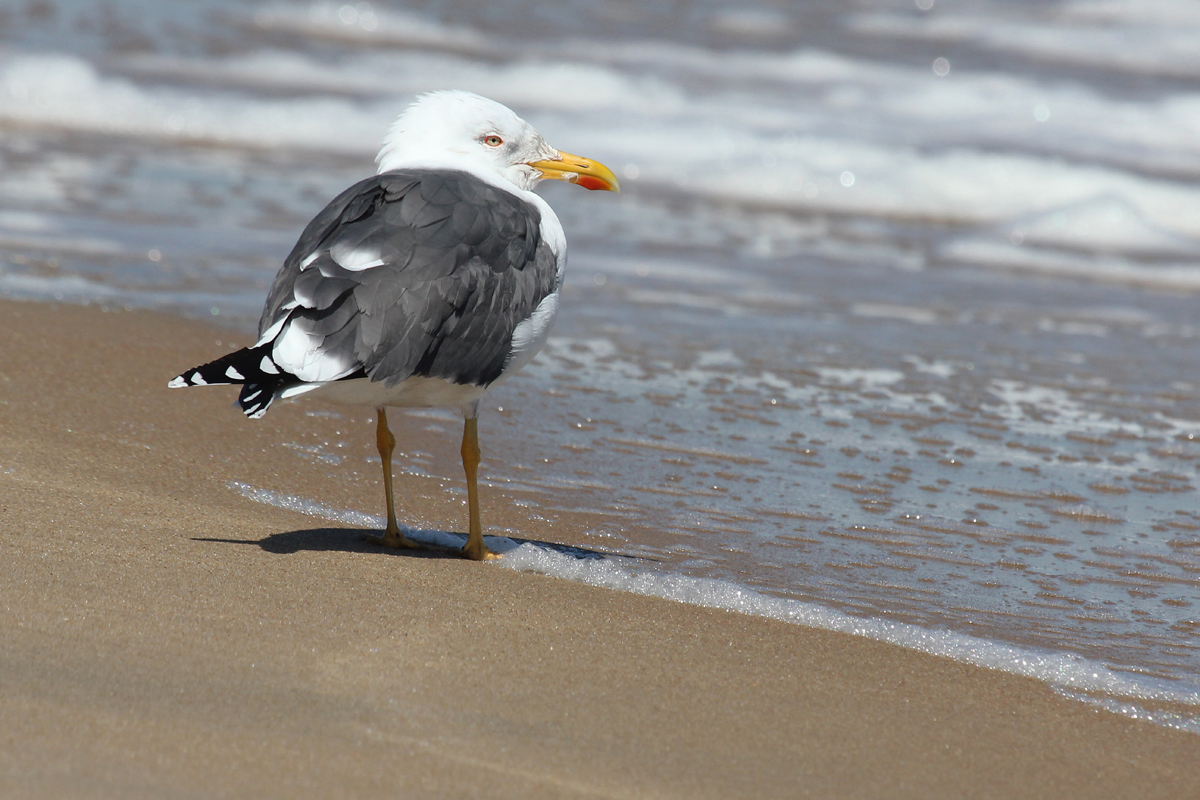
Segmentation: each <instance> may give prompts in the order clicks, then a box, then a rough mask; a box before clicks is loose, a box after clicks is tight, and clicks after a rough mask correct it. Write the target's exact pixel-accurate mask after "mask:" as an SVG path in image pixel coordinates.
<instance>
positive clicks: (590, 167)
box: [529, 153, 621, 192]
mask: <svg viewBox="0 0 1200 800" xmlns="http://www.w3.org/2000/svg"><path fill="white" fill-rule="evenodd" d="M558 156H559V157H558V159H557V160H551V161H531V162H529V166H531V167H533V168H534V169H536V170H537V171H538V172H541V173H542V177H544V178H549V179H550V180H552V181H566V182H567V183H574V184H577V185H579V186H582V187H583V188H585V189H601V190H603V191H606V192H619V191H621V185H620V184H619V183H617V176H616V175H613V172H612V170H611V169H609V168H608V167H606V166H604V165H603V164H601V163H600V162H599V161H593V160H592V159H590V158H584V157H583V156H573V155H571V154H570V153H559V154H558Z"/></svg>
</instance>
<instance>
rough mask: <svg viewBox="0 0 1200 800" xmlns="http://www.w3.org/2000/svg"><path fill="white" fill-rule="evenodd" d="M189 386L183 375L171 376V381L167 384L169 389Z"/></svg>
mask: <svg viewBox="0 0 1200 800" xmlns="http://www.w3.org/2000/svg"><path fill="white" fill-rule="evenodd" d="M187 386H188V382H187V381H185V380H184V379H183V376H182V375H177V376H176V377H174V378H171V382H170V383H168V384H167V388H168V389H185V388H187Z"/></svg>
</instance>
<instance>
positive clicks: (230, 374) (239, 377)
mask: <svg viewBox="0 0 1200 800" xmlns="http://www.w3.org/2000/svg"><path fill="white" fill-rule="evenodd" d="M225 377H227V378H233V379H234V380H235V381H244V380H246V376H245V375H243V374H242V373H240V372H238V371H237V369H236V368H235V367H228V368H227V369H226V370H225Z"/></svg>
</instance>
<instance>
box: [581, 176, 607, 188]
mask: <svg viewBox="0 0 1200 800" xmlns="http://www.w3.org/2000/svg"><path fill="white" fill-rule="evenodd" d="M575 183H576V185H578V186H582V187H583V188H585V189H591V190H592V191H595V190H597V189H607V188H608V184H607V183H605V182H604V181H602V180H600V179H599V178H593V177H592V176H591V175H580V176H579V180H577V181H575Z"/></svg>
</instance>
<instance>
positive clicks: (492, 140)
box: [483, 134, 504, 147]
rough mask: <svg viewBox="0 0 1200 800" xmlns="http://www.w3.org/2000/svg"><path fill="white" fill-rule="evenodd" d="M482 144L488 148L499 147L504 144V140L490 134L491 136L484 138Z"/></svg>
mask: <svg viewBox="0 0 1200 800" xmlns="http://www.w3.org/2000/svg"><path fill="white" fill-rule="evenodd" d="M483 143H484V144H486V145H487V146H488V147H499V146H500V145H502V144H504V140H503V139H501V138H500V137H499V136H497V135H495V134H492V135H491V136H485V137H484V139H483Z"/></svg>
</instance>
